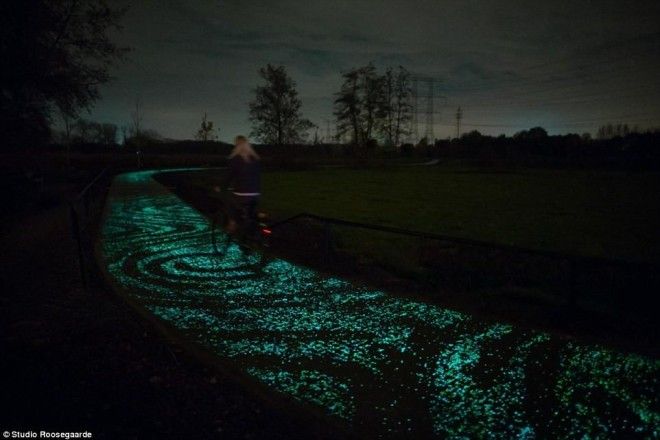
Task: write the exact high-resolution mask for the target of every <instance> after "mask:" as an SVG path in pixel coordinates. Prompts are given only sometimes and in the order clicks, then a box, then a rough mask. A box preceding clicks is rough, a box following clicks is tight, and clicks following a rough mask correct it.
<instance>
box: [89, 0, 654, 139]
mask: <svg viewBox="0 0 660 440" xmlns="http://www.w3.org/2000/svg"><path fill="white" fill-rule="evenodd" d="M132 6H133V7H132V9H131V10H130V11H129V13H128V15H127V17H126V20H125V29H124V32H123V34H122V35H121V36H119V37H118V38H119V39H120V40H121V42H122V43H123V44H128V45H130V46H133V47H134V49H135V50H134V51H133V53H132V54H131V61H130V62H129V63H127V64H125V65H124V66H122V67H120V68H119V69H118V70H117V71H116V72H115V76H116V77H117V78H118V79H117V81H116V82H115V83H113V84H110V85H108V86H107V87H105V88H104V89H103V97H104V99H103V101H101V102H99V103H98V105H97V107H96V109H95V111H94V117H97V118H98V119H104V118H105V119H113V121H114V122H118V123H121V122H122V121H120V120H118V119H121V118H122V116H121V115H122V114H126V118H128V113H129V112H130V107H131V105H132V102H133V100H134V99H135V96H141V97H142V99H143V101H144V103H145V108H146V109H147V110H148V109H149V108H150V107H151V108H152V110H153V111H152V117H151V122H150V123H152V124H154V125H155V126H154V127H153V128H155V129H157V130H159V131H161V132H162V133H163V134H164V135H166V136H171V137H190V136H191V133H192V131H193V130H194V127H195V126H196V123H197V122H198V121H195V124H191V122H190V121H189V117H188V116H186V115H192V114H195V113H199V114H202V113H203V112H204V111H209V115H210V116H212V117H213V119H214V121H215V122H216V124H217V125H218V126H219V127H220V128H221V130H223V129H224V130H226V132H227V133H234V132H248V131H249V129H248V126H247V102H248V101H249V99H250V96H251V90H252V89H253V88H254V87H255V85H256V83H257V82H258V76H257V70H258V69H259V67H261V66H263V65H264V64H266V63H268V62H271V63H275V64H283V65H285V66H287V68H288V70H289V72H290V73H291V75H292V76H293V77H294V79H295V80H296V81H297V83H298V85H299V89H300V95H301V96H302V97H303V98H304V99H305V101H304V102H303V104H304V105H303V109H304V111H305V112H306V113H307V116H308V117H310V118H311V119H312V120H314V121H318V122H321V121H324V120H325V119H327V118H330V117H331V112H332V94H333V93H334V92H335V91H336V90H337V88H338V87H339V83H340V76H339V74H340V72H341V71H342V70H346V69H348V68H350V67H355V66H358V65H363V64H366V63H367V62H369V61H373V62H375V64H376V65H377V66H379V67H381V68H382V67H385V66H388V65H392V66H396V65H399V64H402V65H404V66H406V67H407V68H408V69H409V70H411V71H413V72H418V73H422V74H427V75H433V76H436V77H438V78H442V79H443V87H444V93H445V94H446V95H447V106H448V108H450V107H451V106H458V105H463V106H464V107H465V109H466V113H465V119H466V120H469V119H470V118H472V120H473V122H475V123H483V124H487V123H490V122H493V123H495V124H502V125H506V124H510V125H512V124H517V123H523V121H527V120H528V119H529V117H528V116H529V114H530V112H532V111H536V112H538V113H539V114H548V112H550V113H552V115H557V114H559V115H562V114H563V115H565V117H564V119H566V120H567V121H570V120H585V119H589V117H590V116H593V115H594V113H596V112H599V113H598V114H599V115H602V116H603V117H605V116H607V115H612V117H614V116H616V115H617V114H626V113H630V111H629V110H630V108H631V107H633V106H636V105H638V106H641V107H643V108H644V109H645V111H647V112H649V114H656V115H657V114H660V109H658V104H656V103H657V102H658V101H660V100H658V99H657V98H658V95H659V94H660V90H658V86H657V81H656V80H654V79H653V75H654V73H655V71H656V70H657V68H658V67H660V66H659V65H658V64H659V63H658V59H659V58H660V57H659V56H658V55H660V27H659V26H660V25H659V24H658V23H659V22H660V21H659V20H658V17H660V2H656V1H638V2H635V7H634V8H633V7H631V6H630V4H627V3H624V2H620V1H613V0H603V1H600V2H598V4H594V3H593V2H588V1H554V2H548V1H545V0H543V1H541V0H516V1H493V2H483V1H477V0H462V1H458V0H452V1H438V0H360V1H354V0H350V1H349V0H334V1H316V2H300V1H298V0H269V1H250V2H245V1H237V0H223V1H201V0H200V1H194V0H190V1H184V0H158V1H156V0H143V1H140V2H133V5H132ZM626 68H628V69H629V70H625V69H626ZM631 84H633V85H635V84H637V85H639V84H642V85H643V86H645V88H646V90H645V91H643V92H640V91H639V90H635V89H634V88H632V87H633V86H631ZM612 91H613V92H612ZM604 92H608V93H609V94H611V95H612V96H613V98H612V99H611V101H610V105H609V107H608V102H607V100H605V101H603V94H604ZM619 92H620V93H619ZM617 93H619V94H620V95H625V94H626V93H628V95H631V97H628V98H625V99H624V98H621V97H617V96H618V95H617ZM635 93H637V95H635ZM576 97H577V98H581V97H585V98H584V99H583V101H586V104H585V103H583V104H580V105H577V104H575V101H576ZM590 97H593V99H592V101H591V103H590V102H589V99H591V98H590ZM549 98H552V99H549ZM544 102H552V103H551V104H545V103H544ZM562 102H564V104H563V105H562ZM607 108H609V109H610V110H609V111H603V110H602V109H607ZM493 109H496V110H493ZM549 109H551V110H549ZM145 117H146V119H147V122H148V123H149V119H150V118H149V115H148V114H147V115H145ZM561 119H562V118H561V117H555V116H553V121H554V122H553V123H554V124H555V125H557V129H558V130H559V129H560V128H561V127H559V124H561V123H562V122H561ZM446 122H447V123H449V121H446ZM541 122H542V121H541ZM323 125H324V124H323ZM503 128H504V127H503ZM443 130H445V129H444V128H442V127H441V126H440V125H439V126H438V133H440V134H442V133H444V131H443ZM445 131H446V130H445ZM495 131H501V130H495ZM228 136H229V137H231V136H230V135H229V134H228Z"/></svg>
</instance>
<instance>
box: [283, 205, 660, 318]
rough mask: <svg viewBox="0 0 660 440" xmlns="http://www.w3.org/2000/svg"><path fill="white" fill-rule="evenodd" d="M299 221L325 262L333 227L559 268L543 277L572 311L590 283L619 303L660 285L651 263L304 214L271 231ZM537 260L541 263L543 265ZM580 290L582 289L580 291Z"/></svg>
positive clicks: (329, 255) (331, 245) (330, 252)
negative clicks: (315, 234) (313, 233)
mask: <svg viewBox="0 0 660 440" xmlns="http://www.w3.org/2000/svg"><path fill="white" fill-rule="evenodd" d="M300 220H307V221H312V222H317V223H319V224H320V225H321V234H322V239H321V240H320V241H321V245H320V246H319V248H320V250H321V252H322V254H323V256H322V258H323V259H324V260H326V261H327V260H329V259H330V258H332V255H333V252H334V250H335V249H334V234H333V231H332V227H333V226H339V227H348V228H357V229H362V230H368V231H373V232H379V233H387V234H396V235H401V236H407V237H411V238H417V239H423V240H432V241H435V242H443V243H445V244H448V245H450V246H458V247H463V248H465V247H468V248H472V249H475V250H476V251H475V252H473V255H476V254H479V253H480V254H482V255H483V254H486V255H487V257H486V259H487V258H488V255H492V254H493V252H498V253H500V255H506V256H505V257H504V258H503V260H505V262H504V263H502V264H500V267H503V266H506V264H507V262H506V260H507V259H508V260H509V262H511V260H516V261H517V262H518V263H519V262H520V261H524V260H535V263H534V264H537V265H543V264H546V265H553V267H554V268H556V267H561V269H560V271H561V272H562V273H561V275H557V274H559V271H558V270H555V271H554V272H552V271H547V272H548V273H549V274H550V275H548V274H546V275H545V277H546V278H550V277H553V276H554V277H556V278H561V283H560V284H561V285H562V288H561V289H560V290H561V291H562V295H561V296H562V297H563V298H564V300H565V303H566V304H567V305H568V306H570V307H571V308H575V307H576V306H577V302H578V299H579V297H580V296H581V295H584V292H587V291H589V283H590V282H592V283H593V281H594V280H595V281H596V282H597V283H598V282H600V284H601V285H604V286H605V287H604V288H605V289H606V290H607V289H608V288H611V289H612V292H611V295H612V297H616V298H617V301H619V302H621V301H625V298H624V297H623V295H626V293H627V292H626V290H627V289H628V288H632V285H631V284H630V283H629V281H630V280H633V281H635V283H634V284H636V285H639V286H641V288H642V289H649V292H648V293H647V292H644V294H646V295H647V298H646V300H648V296H649V295H653V292H652V289H654V288H655V287H658V286H659V285H660V281H659V279H658V274H660V266H658V265H656V264H652V263H643V262H630V261H625V260H618V259H613V258H604V257H598V256H584V255H575V254H569V253H565V252H560V251H552V250H544V249H531V248H525V247H521V246H516V245H509V244H502V243H492V242H486V241H480V240H474V239H469V238H463V237H454V236H448V235H443V234H436V233H428V232H421V231H415V230H409V229H404V228H398V227H392V226H384V225H375V224H368V223H361V222H355V221H350V220H344V219H337V218H331V217H324V216H320V215H316V214H312V213H307V212H303V213H300V214H296V215H294V216H292V217H289V218H286V219H283V220H280V221H277V222H275V223H273V224H271V225H270V228H271V229H273V230H275V229H279V228H282V227H283V226H285V225H287V224H291V223H294V222H297V221H300ZM482 260H483V259H482ZM540 260H543V262H541V261H540ZM440 264H441V263H438V266H439V265H440ZM511 266H513V264H511ZM524 266H525V265H524V264H523V265H520V264H519V265H518V267H524ZM482 267H483V265H482ZM450 270H451V269H450ZM472 270H473V272H472V273H473V275H474V276H477V277H478V276H479V274H478V269H474V268H472ZM514 270H516V269H514ZM543 270H544V269H543V268H541V269H540V270H539V271H537V272H539V273H540V272H542V271H543ZM520 272H524V269H517V273H516V277H517V278H522V277H525V276H528V274H524V273H523V274H521V273H520ZM613 274H614V275H613ZM603 277H605V278H607V277H609V278H607V280H603V279H602V278H603ZM613 277H618V278H617V279H616V281H612V282H611V283H609V286H608V280H609V279H613ZM599 278H601V279H599ZM590 280H591V281H590ZM584 286H587V288H586V289H585V288H584ZM581 287H582V289H580V288H581ZM594 288H596V287H594ZM640 294H641V293H640Z"/></svg>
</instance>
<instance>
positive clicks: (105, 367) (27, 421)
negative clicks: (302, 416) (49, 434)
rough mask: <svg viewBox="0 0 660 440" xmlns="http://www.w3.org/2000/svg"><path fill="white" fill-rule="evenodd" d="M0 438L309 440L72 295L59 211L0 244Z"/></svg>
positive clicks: (75, 278)
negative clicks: (42, 434)
mask: <svg viewBox="0 0 660 440" xmlns="http://www.w3.org/2000/svg"><path fill="white" fill-rule="evenodd" d="M0 246H1V247H0V248H1V249H2V258H1V260H2V264H1V265H0V282H1V289H0V325H1V331H0V343H1V345H2V347H1V349H0V352H1V353H2V354H1V355H0V371H2V375H1V378H2V382H1V384H0V386H1V387H2V392H1V393H0V396H1V397H0V402H1V407H2V412H0V431H5V430H9V431H12V430H17V431H18V430H37V431H38V430H41V429H44V430H49V431H55V430H67V431H81V430H87V431H90V432H92V433H93V434H94V437H93V438H99V439H113V440H114V439H151V438H159V439H198V438H199V439H202V438H203V439H206V438H223V439H227V438H283V439H284V438H287V439H288V438H309V437H311V436H312V433H311V431H309V430H308V429H307V428H306V427H305V426H300V425H299V421H297V420H295V419H293V418H291V417H289V416H288V415H287V414H284V413H282V412H281V411H277V410H274V409H273V408H272V407H271V406H270V405H269V404H268V403H266V402H264V401H263V400H261V399H260V398H258V397H256V396H255V395H253V394H251V393H250V392H249V391H248V390H246V389H245V388H244V387H242V386H241V385H238V384H236V382H235V381H234V380H232V379H230V378H229V377H227V376H225V375H223V374H222V373H219V372H218V371H210V370H207V369H205V368H204V367H202V366H201V365H200V364H199V363H198V362H196V361H194V360H192V359H190V358H189V357H187V356H186V354H185V353H182V352H181V350H180V349H179V348H177V347H176V346H172V345H170V344H168V343H166V342H165V341H163V339H162V338H161V337H160V336H159V335H158V334H157V333H156V332H155V331H153V330H152V328H151V327H150V326H148V325H147V324H145V323H143V322H141V321H140V320H139V319H138V318H137V317H136V316H135V315H134V314H133V313H132V312H131V311H129V310H128V309H127V308H126V306H125V305H123V304H122V303H120V302H118V301H117V300H116V299H113V297H112V295H109V294H108V292H104V291H98V290H97V291H92V292H85V291H83V289H82V288H81V284H80V281H79V272H78V266H77V260H76V254H75V244H74V242H73V240H72V239H71V236H70V229H69V223H68V211H67V209H66V207H65V206H62V205H59V206H56V207H51V208H49V209H45V210H40V211H35V210H26V212H25V213H23V214H21V217H20V218H14V219H12V221H11V222H7V223H5V224H4V225H3V231H2V236H1V237H0Z"/></svg>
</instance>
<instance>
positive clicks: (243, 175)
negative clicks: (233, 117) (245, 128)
mask: <svg viewBox="0 0 660 440" xmlns="http://www.w3.org/2000/svg"><path fill="white" fill-rule="evenodd" d="M234 145H235V146H234V149H233V150H232V152H231V154H230V155H229V170H228V173H227V179H226V181H225V188H227V190H228V191H229V192H231V203H230V205H231V206H230V218H229V224H228V225H227V232H229V233H234V232H236V230H237V228H238V226H239V225H241V226H242V227H245V229H246V230H247V231H249V232H251V233H252V232H254V231H253V229H256V225H257V204H258V202H259V196H260V195H261V192H260V191H261V189H260V187H261V176H260V167H259V162H260V158H259V155H258V154H257V153H256V151H254V149H253V148H252V145H250V143H249V142H248V140H247V138H246V137H245V136H236V139H235V140H234Z"/></svg>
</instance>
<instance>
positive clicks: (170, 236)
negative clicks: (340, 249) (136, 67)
mask: <svg viewBox="0 0 660 440" xmlns="http://www.w3.org/2000/svg"><path fill="white" fill-rule="evenodd" d="M103 228H104V229H103V234H102V237H103V254H104V258H105V265H106V269H107V271H108V273H109V276H110V277H111V279H112V280H113V282H114V283H115V284H116V288H117V289H118V291H121V292H122V294H124V295H126V296H127V297H129V298H130V300H131V301H132V302H133V303H134V304H135V305H136V307H138V308H140V309H141V310H143V311H146V312H149V313H151V314H152V315H153V316H157V317H158V318H159V319H160V322H164V323H165V324H167V325H168V326H169V328H172V329H174V331H175V332H176V333H177V334H179V335H182V336H183V337H184V338H185V339H186V340H187V341H188V342H189V343H190V344H191V345H193V346H195V347H197V348H200V347H201V349H202V350H204V351H205V352H207V353H208V354H209V355H210V356H217V359H218V361H220V362H225V363H229V364H231V365H233V366H234V367H236V368H238V369H239V370H241V371H242V372H243V373H244V374H245V376H246V377H248V378H251V379H252V380H254V381H256V382H258V383H260V384H262V386H264V387H266V388H267V389H270V390H271V392H272V393H273V394H278V395H284V396H291V397H293V398H294V399H296V400H297V401H299V402H302V403H305V404H306V405H308V406H309V407H310V408H313V409H317V410H318V409H320V410H322V411H324V412H325V413H326V414H328V416H329V417H333V418H334V419H336V420H337V421H339V422H340V423H343V424H345V425H346V426H349V427H351V428H352V429H353V430H355V431H356V432H357V433H358V434H359V435H362V436H369V437H372V436H375V435H379V436H383V437H400V436H404V435H408V436H411V437H429V436H439V437H456V436H458V437H470V438H483V437H486V436H493V437H495V438H531V437H534V436H536V437H543V438H581V437H608V438H610V437H617V436H621V437H622V438H632V437H640V438H645V437H653V436H658V435H660V432H658V426H659V425H660V413H658V404H659V401H658V394H659V393H658V391H660V362H658V361H654V360H651V359H648V358H644V357H641V356H637V355H631V354H625V353H622V352H617V351H613V350H608V349H605V348H603V347H599V346H595V345H587V344H581V343H579V342H577V341H573V340H570V339H566V338H559V337H557V336H553V335H551V334H548V333H543V332H535V331H528V330H522V329H519V328H516V327H515V326H511V325H507V324H499V323H492V322H484V321H481V320H479V319H476V318H474V317H472V316H469V315H466V314H461V313H457V312H455V311H451V310H447V309H443V308H441V307H438V306H435V305H431V304H426V303H423V302H419V301H413V300H410V299H405V298H400V297H397V296H394V295H391V294H388V293H387V292H384V291H379V290H374V289H370V288H368V287H364V286H358V285H355V284H352V283H349V282H346V281H343V280H341V279H337V278H330V277H327V276H323V275H320V274H318V273H316V272H315V271H313V270H310V269H308V268H304V267H301V266H298V265H294V264H291V263H289V262H287V261H284V260H280V259H269V258H266V257H265V256H263V255H260V254H256V253H251V254H246V253H245V252H243V251H242V250H241V249H240V248H239V247H238V246H236V245H230V246H228V247H227V248H226V249H225V250H224V251H223V252H222V253H221V254H216V253H214V251H213V248H212V246H211V244H210V235H209V227H208V223H207V221H206V220H205V218H204V217H203V216H201V215H200V214H199V213H198V212H197V211H195V210H194V209H193V208H191V207H190V206H188V205H186V204H185V203H183V202H182V201H181V200H180V199H178V198H177V197H176V196H175V195H174V194H172V193H170V192H168V191H167V190H166V189H165V188H164V187H163V186H161V185H160V184H158V183H157V182H155V181H154V180H153V179H152V178H151V173H149V172H143V173H133V174H126V175H122V176H119V177H118V178H116V179H115V183H114V184H113V188H112V190H111V193H110V196H109V202H108V206H107V217H106V220H105V223H104V226H103Z"/></svg>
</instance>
